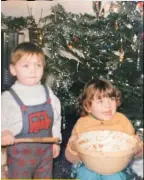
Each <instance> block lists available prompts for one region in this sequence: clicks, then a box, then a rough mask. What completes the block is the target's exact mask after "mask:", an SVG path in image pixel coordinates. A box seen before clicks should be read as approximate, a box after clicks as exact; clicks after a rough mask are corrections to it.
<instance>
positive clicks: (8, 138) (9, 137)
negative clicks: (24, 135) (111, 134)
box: [1, 130, 15, 146]
mask: <svg viewBox="0 0 144 180" xmlns="http://www.w3.org/2000/svg"><path fill="white" fill-rule="evenodd" d="M14 139H15V138H14V136H13V134H12V132H10V131H8V130H4V131H2V132H1V145H2V146H7V145H13V144H14Z"/></svg>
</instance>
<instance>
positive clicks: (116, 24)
mask: <svg viewBox="0 0 144 180" xmlns="http://www.w3.org/2000/svg"><path fill="white" fill-rule="evenodd" d="M115 30H116V31H117V30H118V21H117V20H116V21H115Z"/></svg>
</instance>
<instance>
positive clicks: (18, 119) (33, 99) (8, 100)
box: [1, 82, 62, 139]
mask: <svg viewBox="0 0 144 180" xmlns="http://www.w3.org/2000/svg"><path fill="white" fill-rule="evenodd" d="M11 88H12V89H13V90H14V91H15V92H16V93H17V95H18V96H19V98H20V99H21V101H22V102H23V103H24V104H25V105H26V106H32V105H38V104H42V103H44V102H45V101H46V93H45V90H44V88H43V86H42V85H41V84H37V85H34V86H25V85H23V84H20V83H19V82H16V83H15V84H14V85H13V86H12V87H11ZM48 90H49V95H50V99H51V103H52V108H53V112H54V123H53V127H52V133H53V136H55V137H59V138H60V139H62V135H61V105H60V101H59V99H58V98H57V97H56V96H55V95H54V93H53V91H52V90H51V89H50V88H49V87H48ZM21 129H22V113H21V110H20V107H19V105H18V104H17V102H16V101H15V99H14V98H13V96H12V95H11V94H10V92H9V91H5V92H3V93H2V96H1V131H4V130H9V131H11V132H12V133H13V135H14V136H16V135H17V134H19V133H20V131H21Z"/></svg>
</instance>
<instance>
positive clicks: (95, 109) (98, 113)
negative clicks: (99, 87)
mask: <svg viewBox="0 0 144 180" xmlns="http://www.w3.org/2000/svg"><path fill="white" fill-rule="evenodd" d="M116 108H117V105H116V100H115V98H114V97H112V98H110V97H102V98H101V99H97V98H95V99H94V100H93V101H92V105H91V107H90V108H89V111H88V112H89V113H92V114H93V115H94V116H95V117H96V118H97V119H100V120H110V119H111V118H112V117H113V116H114V114H115V112H116Z"/></svg>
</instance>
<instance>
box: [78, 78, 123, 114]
mask: <svg viewBox="0 0 144 180" xmlns="http://www.w3.org/2000/svg"><path fill="white" fill-rule="evenodd" d="M95 97H96V98H97V99H101V98H102V97H115V99H116V104H117V107H118V106H120V103H121V93H120V91H119V90H118V89H117V88H115V87H114V86H113V85H112V84H111V83H110V82H108V81H107V80H104V79H103V80H102V79H98V78H95V79H92V80H91V81H89V82H88V83H87V84H86V85H85V87H84V89H83V91H82V93H81V94H80V96H79V97H78V112H79V114H80V115H81V116H86V115H87V114H88V112H87V111H86V109H87V108H89V107H91V104H92V100H93V99H94V98H95Z"/></svg>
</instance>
